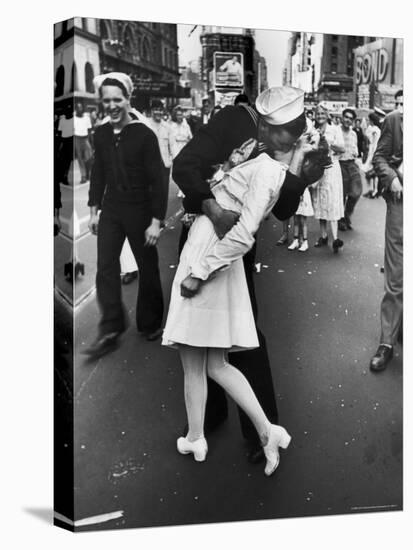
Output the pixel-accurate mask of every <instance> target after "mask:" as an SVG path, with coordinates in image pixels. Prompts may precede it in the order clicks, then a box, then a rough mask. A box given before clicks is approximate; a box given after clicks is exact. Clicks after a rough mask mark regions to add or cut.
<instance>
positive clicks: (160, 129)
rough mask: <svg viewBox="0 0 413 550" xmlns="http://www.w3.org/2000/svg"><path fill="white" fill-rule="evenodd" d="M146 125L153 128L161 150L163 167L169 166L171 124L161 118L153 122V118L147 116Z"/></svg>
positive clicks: (170, 158)
mask: <svg viewBox="0 0 413 550" xmlns="http://www.w3.org/2000/svg"><path fill="white" fill-rule="evenodd" d="M148 126H149V128H151V130H153V131H154V132H155V134H156V137H157V138H158V143H159V149H160V150H161V156H162V160H163V163H164V165H165V168H170V167H171V165H172V158H173V150H174V148H173V137H172V133H171V126H170V124H169V123H168V122H165V121H164V120H161V122H155V121H154V120H153V118H148Z"/></svg>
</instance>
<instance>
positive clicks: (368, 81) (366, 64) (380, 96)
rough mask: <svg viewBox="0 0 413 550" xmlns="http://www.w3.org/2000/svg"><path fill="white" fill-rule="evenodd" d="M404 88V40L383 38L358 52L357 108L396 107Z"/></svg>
mask: <svg viewBox="0 0 413 550" xmlns="http://www.w3.org/2000/svg"><path fill="white" fill-rule="evenodd" d="M402 88H403V40H402V39H401V38H380V39H378V40H375V41H372V42H368V43H366V44H364V45H362V46H360V47H358V48H356V49H355V50H354V89H355V97H356V107H357V108H358V109H373V108H374V107H379V108H380V109H382V110H383V111H385V112H387V111H391V110H393V108H394V94H395V93H396V92H397V91H398V90H400V89H402Z"/></svg>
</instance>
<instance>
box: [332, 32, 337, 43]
mask: <svg viewBox="0 0 413 550" xmlns="http://www.w3.org/2000/svg"><path fill="white" fill-rule="evenodd" d="M331 40H332V41H333V42H338V35H337V34H332V35H331Z"/></svg>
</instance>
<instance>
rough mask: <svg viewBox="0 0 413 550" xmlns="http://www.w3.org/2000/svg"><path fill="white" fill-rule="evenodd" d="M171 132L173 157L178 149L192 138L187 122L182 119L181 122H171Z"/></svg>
mask: <svg viewBox="0 0 413 550" xmlns="http://www.w3.org/2000/svg"><path fill="white" fill-rule="evenodd" d="M171 134H172V138H173V158H175V157H176V155H177V154H178V153H179V151H181V149H182V148H183V147H184V146H185V145H186V144H187V143H188V141H189V140H190V139H192V132H191V128H190V127H189V124H188V123H187V121H186V120H185V119H184V120H183V121H182V122H181V124H178V123H177V122H172V123H171Z"/></svg>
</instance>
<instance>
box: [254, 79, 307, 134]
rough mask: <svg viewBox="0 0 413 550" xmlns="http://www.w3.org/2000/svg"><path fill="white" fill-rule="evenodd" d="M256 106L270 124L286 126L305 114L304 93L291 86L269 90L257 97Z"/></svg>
mask: <svg viewBox="0 0 413 550" xmlns="http://www.w3.org/2000/svg"><path fill="white" fill-rule="evenodd" d="M255 106H256V108H257V111H258V112H259V114H260V115H261V116H262V118H263V119H264V120H265V122H267V123H268V124H271V125H272V126H279V125H281V124H286V123H287V122H291V121H292V120H294V119H295V118H297V117H299V116H300V115H301V114H302V113H303V112H304V91H303V90H300V89H299V88H292V87H291V86H278V87H274V88H268V90H265V91H264V92H262V93H261V94H260V95H259V96H258V97H257V100H256V102H255Z"/></svg>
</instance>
